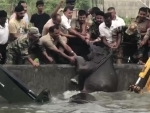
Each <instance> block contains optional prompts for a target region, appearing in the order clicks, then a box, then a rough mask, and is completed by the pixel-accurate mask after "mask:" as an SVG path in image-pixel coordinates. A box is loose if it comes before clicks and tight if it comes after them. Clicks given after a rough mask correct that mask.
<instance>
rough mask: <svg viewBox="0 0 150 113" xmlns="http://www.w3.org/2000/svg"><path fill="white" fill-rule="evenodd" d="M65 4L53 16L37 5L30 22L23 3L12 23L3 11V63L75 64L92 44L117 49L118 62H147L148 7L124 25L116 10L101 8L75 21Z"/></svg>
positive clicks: (0, 17) (149, 45)
mask: <svg viewBox="0 0 150 113" xmlns="http://www.w3.org/2000/svg"><path fill="white" fill-rule="evenodd" d="M64 3H65V2H64V0H61V1H60V3H59V4H58V6H57V7H56V8H55V10H54V11H53V13H52V14H51V15H49V14H47V13H45V12H44V2H43V1H37V2H36V4H35V5H36V7H37V13H35V14H33V15H32V16H31V19H30V20H29V17H28V14H27V5H28V4H27V3H26V2H25V1H20V2H19V3H18V5H17V6H16V7H15V9H14V13H13V14H12V15H11V17H10V18H9V19H8V18H7V12H6V11H5V10H0V64H15V65H19V64H28V63H31V64H32V65H33V66H35V67H37V66H39V65H40V64H52V63H57V64H69V63H71V64H73V63H74V62H75V57H74V56H76V55H78V56H82V57H84V58H85V59H87V55H88V54H89V43H93V44H96V45H98V46H101V47H108V48H111V49H113V53H114V63H117V64H121V63H137V64H144V63H145V62H146V61H147V59H148V57H149V55H150V50H149V49H150V39H149V38H150V20H149V13H150V9H149V8H147V7H141V8H139V12H138V14H137V17H135V20H133V21H132V22H131V23H130V24H129V25H126V24H125V22H124V20H123V19H122V18H120V17H119V16H118V15H117V13H116V11H115V8H114V7H113V6H112V7H109V8H108V10H107V12H103V11H101V10H100V9H99V8H98V7H93V8H91V9H89V10H88V11H86V10H84V9H81V10H79V11H78V15H77V18H72V15H73V9H74V6H73V5H71V4H66V6H65V7H64V8H61V7H62V6H63V4H64ZM30 23H31V24H32V26H30ZM29 26H30V27H29Z"/></svg>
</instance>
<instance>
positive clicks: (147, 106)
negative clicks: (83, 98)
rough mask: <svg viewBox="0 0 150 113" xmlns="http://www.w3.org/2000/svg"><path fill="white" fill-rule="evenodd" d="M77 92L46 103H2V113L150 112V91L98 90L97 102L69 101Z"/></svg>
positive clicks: (62, 95) (68, 92)
mask: <svg viewBox="0 0 150 113" xmlns="http://www.w3.org/2000/svg"><path fill="white" fill-rule="evenodd" d="M76 93H77V92H73V91H72V92H70V91H67V92H65V93H64V94H59V95H57V96H54V97H53V98H52V102H50V103H47V104H44V105H39V104H18V105H17V104H7V103H0V113H150V93H145V94H140V95H139V94H135V93H131V92H127V91H124V92H117V93H104V92H97V93H93V94H92V95H94V96H95V97H96V99H97V101H95V102H91V103H87V104H74V103H69V97H70V96H72V95H73V94H76Z"/></svg>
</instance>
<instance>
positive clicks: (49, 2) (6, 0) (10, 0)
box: [0, 0, 90, 14]
mask: <svg viewBox="0 0 150 113" xmlns="http://www.w3.org/2000/svg"><path fill="white" fill-rule="evenodd" d="M0 1H1V2H0V9H4V10H6V11H7V12H8V13H12V11H13V10H14V7H15V6H16V5H17V3H18V2H19V1H20V0H0ZM24 1H26V2H27V4H28V13H29V14H33V13H35V12H36V6H35V4H36V2H37V1H38V0H24ZM43 1H44V2H45V12H47V13H52V12H53V10H54V9H55V8H56V6H57V4H59V2H60V0H43ZM75 7H76V8H78V9H85V10H87V9H88V8H89V7H90V2H89V0H76V5H75Z"/></svg>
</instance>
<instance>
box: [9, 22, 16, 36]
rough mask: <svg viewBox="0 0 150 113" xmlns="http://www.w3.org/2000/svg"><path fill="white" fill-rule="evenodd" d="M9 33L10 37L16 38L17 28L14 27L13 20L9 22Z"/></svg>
mask: <svg viewBox="0 0 150 113" xmlns="http://www.w3.org/2000/svg"><path fill="white" fill-rule="evenodd" d="M9 33H10V38H11V39H17V38H18V33H17V28H16V27H15V24H14V23H13V22H9Z"/></svg>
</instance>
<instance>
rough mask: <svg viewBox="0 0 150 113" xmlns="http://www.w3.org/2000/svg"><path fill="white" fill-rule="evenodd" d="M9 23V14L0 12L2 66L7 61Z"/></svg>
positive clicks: (0, 56) (0, 62) (0, 59)
mask: <svg viewBox="0 0 150 113" xmlns="http://www.w3.org/2000/svg"><path fill="white" fill-rule="evenodd" d="M6 21H7V13H6V11H4V10H0V64H5V61H6V46H7V42H8V36H9V29H8V23H7V22H6Z"/></svg>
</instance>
